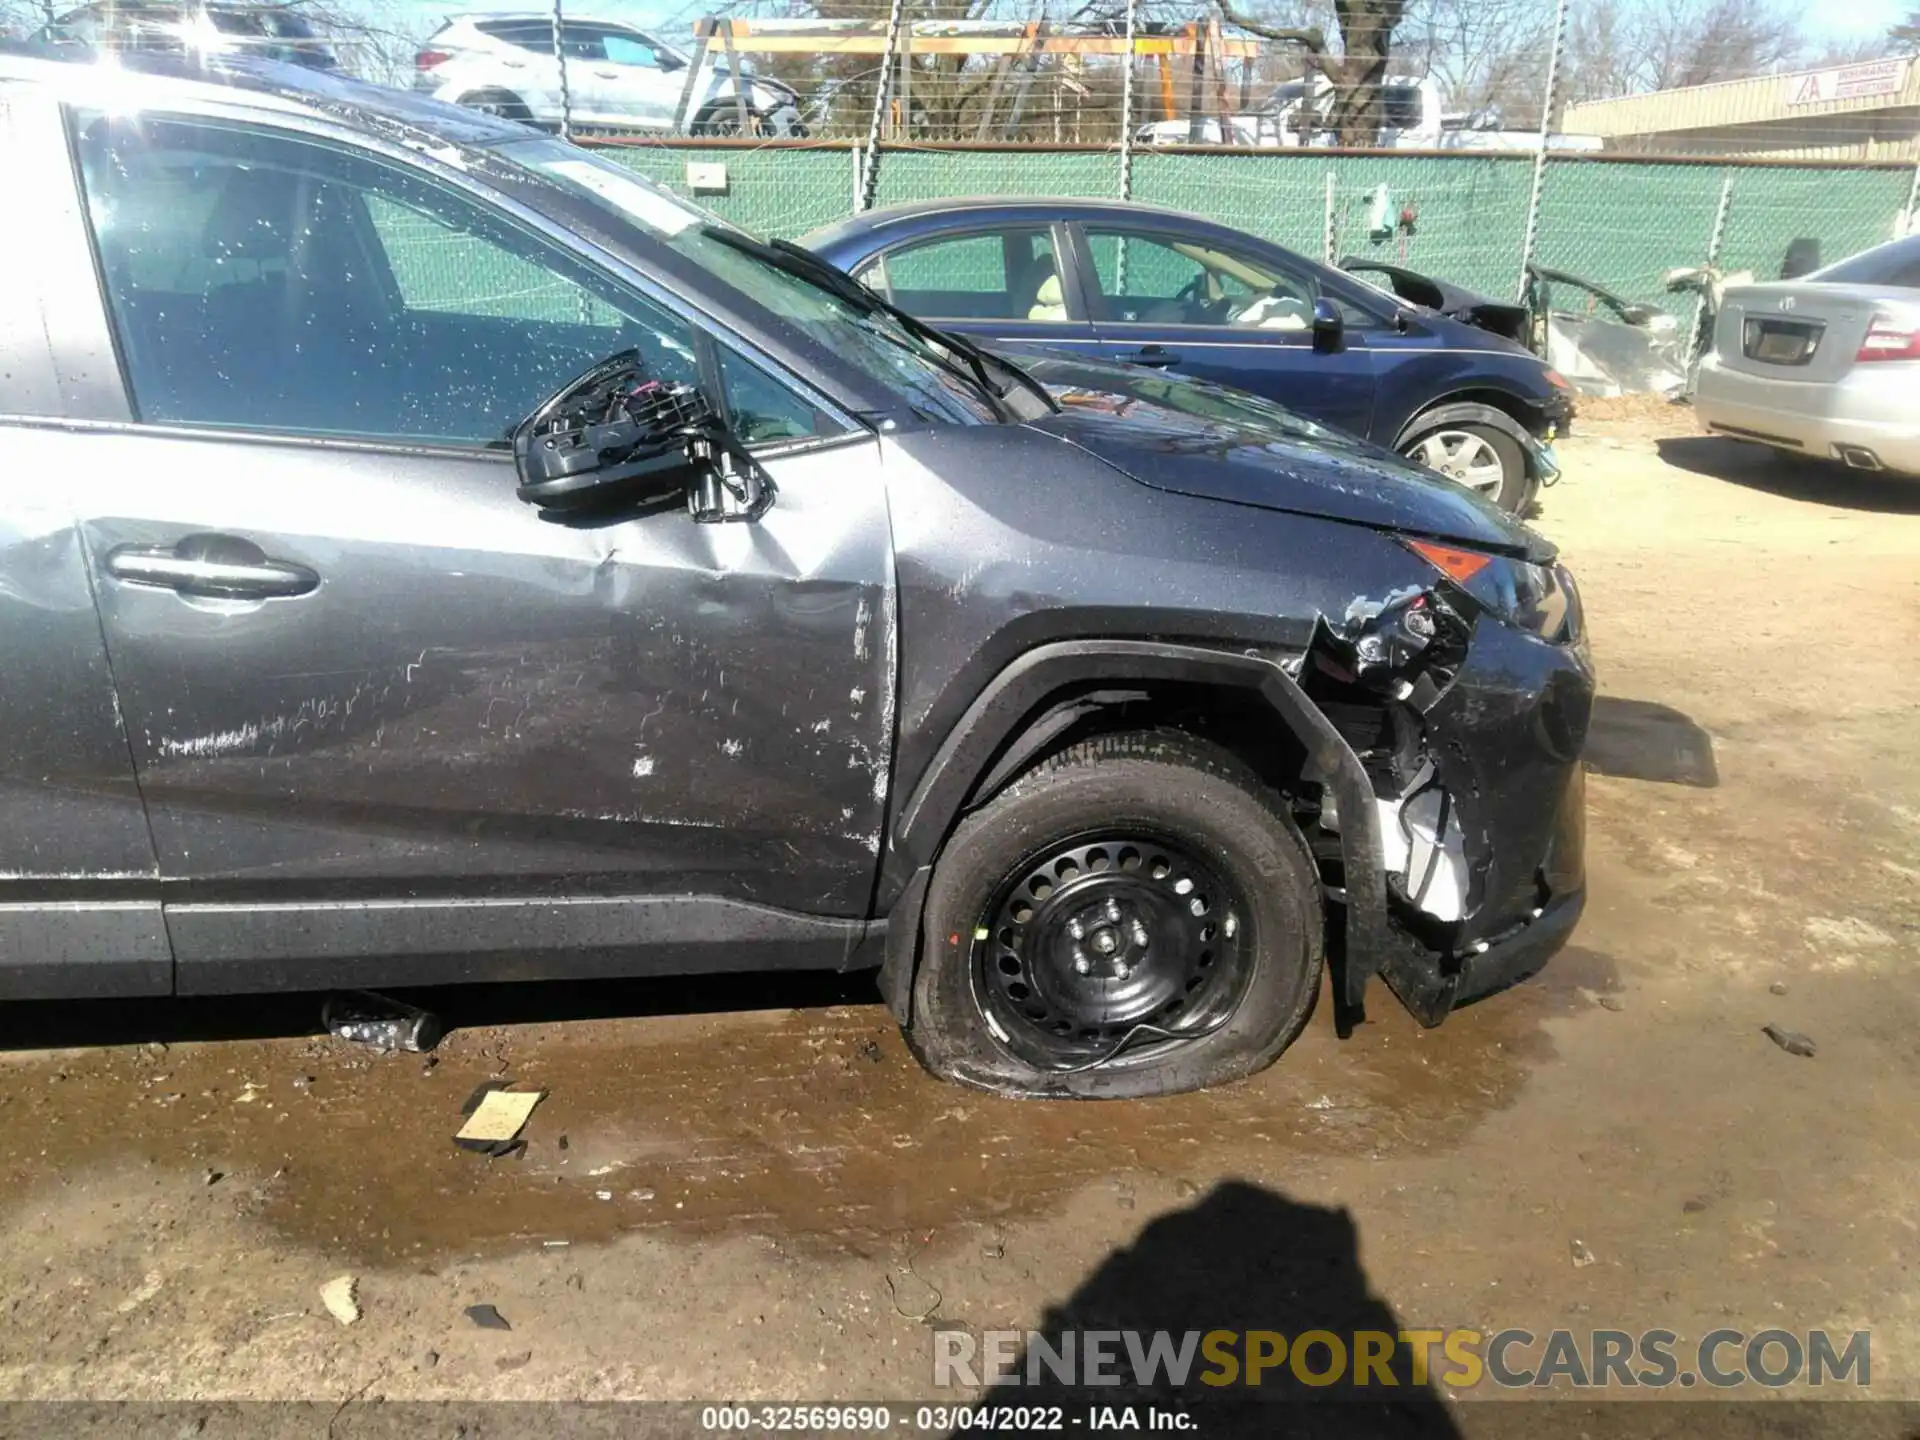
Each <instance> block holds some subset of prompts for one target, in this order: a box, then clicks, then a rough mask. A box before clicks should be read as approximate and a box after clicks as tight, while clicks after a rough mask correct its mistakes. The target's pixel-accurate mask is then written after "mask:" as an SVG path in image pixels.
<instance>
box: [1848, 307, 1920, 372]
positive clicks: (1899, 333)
mask: <svg viewBox="0 0 1920 1440" xmlns="http://www.w3.org/2000/svg"><path fill="white" fill-rule="evenodd" d="M1853 358H1854V359H1855V360H1920V326H1916V325H1915V324H1914V323H1913V322H1912V321H1911V320H1902V319H1896V318H1895V317H1894V316H1892V315H1888V314H1886V313H1884V312H1882V313H1881V314H1879V315H1876V316H1874V317H1873V324H1872V326H1871V327H1869V329H1868V330H1867V338H1866V339H1865V340H1862V341H1861V342H1860V353H1859V354H1858V355H1856V356H1854V357H1853Z"/></svg>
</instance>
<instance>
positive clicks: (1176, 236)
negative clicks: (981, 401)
mask: <svg viewBox="0 0 1920 1440" xmlns="http://www.w3.org/2000/svg"><path fill="white" fill-rule="evenodd" d="M800 243H801V244H803V245H805V246H806V247H807V248H808V249H810V250H813V251H814V252H815V253H817V254H819V255H821V256H822V257H824V258H825V259H828V260H831V261H832V262H833V263H834V264H835V265H838V266H839V267H840V268H841V269H843V270H846V271H848V272H849V273H851V274H852V275H854V276H855V277H856V278H858V279H859V280H861V281H862V282H863V283H864V284H866V285H867V286H869V287H870V288H872V289H873V290H875V291H877V292H879V293H880V294H882V295H884V296H886V297H887V298H888V299H890V300H891V301H892V302H893V303H894V304H896V305H898V306H900V308H901V309H903V310H906V311H909V312H910V313H912V314H914V315H918V316H920V317H922V318H923V319H926V320H930V321H932V322H934V323H935V324H936V325H939V326H941V327H944V328H946V329H950V330H957V331H962V332H964V333H967V334H970V335H973V336H976V337H978V338H980V339H982V340H985V341H987V342H988V343H990V344H991V345H992V346H993V347H994V348H996V349H1014V350H1018V349H1022V348H1029V347H1045V348H1048V349H1052V350H1056V351H1070V352H1074V353H1078V354H1081V355H1087V356H1091V357H1097V358H1101V359H1106V360H1120V361H1127V362H1130V363H1132V364H1136V365H1149V366H1155V367H1159V368H1163V369H1167V370H1171V371H1174V372H1176V373H1178V374H1182V375H1191V376H1195V377H1198V378H1201V379H1206V380H1215V381H1219V382H1221V383H1223V384H1228V385H1234V386H1237V387H1239V388H1240V389H1243V390H1251V391H1253V392H1255V393H1257V394H1260V395H1264V396H1266V397H1268V398H1269V399H1272V400H1275V401H1278V402H1279V403H1280V404H1283V405H1285V406H1287V407H1288V408H1289V409H1291V410H1294V411H1295V412H1297V413H1299V414H1302V415H1306V416H1308V417H1310V418H1312V419H1315V420H1319V421H1322V422H1324V423H1326V424H1330V425H1334V426H1338V427H1340V428H1342V429H1345V430H1348V431H1351V432H1352V433H1354V434H1356V435H1362V436H1365V437H1366V438H1368V439H1370V440H1373V441H1375V442H1376V443H1378V444H1381V445H1386V446H1389V447H1391V448H1392V449H1394V450H1396V451H1398V452H1399V453H1401V454H1402V455H1405V456H1407V457H1408V458H1409V459H1412V460H1415V461H1418V462H1419V463H1421V464H1424V465H1428V466H1430V467H1432V468H1433V469H1435V470H1438V471H1440V472H1441V473H1443V474H1445V475H1447V476H1449V477H1451V478H1452V479H1454V480H1456V481H1458V482H1459V483H1460V484H1462V485H1467V486H1470V487H1472V488H1473V489H1475V490H1478V491H1480V492H1482V493H1483V494H1485V495H1486V496H1487V497H1488V498H1489V499H1492V500H1494V501H1496V502H1497V503H1498V504H1499V505H1500V506H1501V507H1502V508H1503V509H1506V510H1510V511H1513V512H1515V513H1523V512H1524V511H1525V510H1526V508H1527V507H1528V506H1529V505H1530V504H1531V502H1532V500H1533V498H1534V495H1535V493H1536V491H1537V490H1538V488H1539V487H1540V486H1541V485H1542V484H1544V483H1547V482H1549V481H1551V480H1552V479H1553V478H1554V476H1555V475H1556V474H1557V472H1556V471H1555V469H1554V466H1553V459H1552V452H1551V450H1550V449H1549V446H1550V445H1551V443H1552V440H1553V437H1554V435H1555V434H1556V432H1557V431H1559V430H1562V429H1564V428H1565V426H1566V424H1567V422H1568V421H1569V420H1570V419H1571V418H1572V415H1573V396H1572V390H1571V388H1570V387H1569V386H1568V384H1567V382H1566V381H1565V380H1564V379H1562V378H1561V377H1560V376H1559V375H1558V374H1556V373H1555V372H1554V371H1553V370H1551V369H1549V368H1548V367H1547V366H1546V365H1545V364H1543V363H1542V362H1541V361H1540V360H1539V359H1538V358H1537V357H1536V356H1534V355H1533V354H1531V353H1530V352H1528V351H1527V350H1525V349H1523V348H1522V347H1521V346H1519V345H1517V344H1514V343H1512V342H1511V341H1508V340H1504V339H1502V338H1500V337H1499V336H1496V335H1493V334H1490V333H1489V332H1487V331H1485V330H1480V329H1476V328H1474V327H1473V326H1470V325H1466V324H1463V323H1461V322H1459V321H1456V320H1450V319H1447V318H1446V317H1444V316H1441V315H1438V314H1435V313H1434V312H1432V311H1429V310H1423V309H1420V308H1418V307H1415V306H1411V305H1408V304H1406V303H1404V302H1402V301H1400V300H1397V299H1395V298H1394V297H1393V296H1391V295H1388V294H1385V293H1383V292H1381V291H1379V290H1375V289H1373V288H1372V287H1371V286H1368V285H1365V284H1363V283H1361V282H1360V281H1357V280H1355V279H1353V278H1352V277H1350V276H1347V275H1343V274H1342V273H1341V272H1339V271H1338V270H1333V269H1329V268H1328V267H1327V266H1324V265H1319V264H1316V263H1315V262H1313V261H1311V260H1307V259H1304V258H1302V257H1301V256H1299V255H1296V254H1294V253H1293V252H1292V251H1290V250H1286V249H1283V248H1281V247H1280V246H1278V245H1274V244H1270V243H1269V242H1267V241H1265V240H1261V239H1258V238H1256V237H1254V236H1252V235H1248V234H1245V233H1244V232H1242V231H1238V230H1233V229H1229V228H1228V227H1226V226H1224V225H1216V224H1214V223H1213V222H1211V221H1208V220H1203V219H1201V218H1200V217H1198V216H1195V215H1185V214H1181V213H1179V212H1178V211H1173V210H1162V209H1158V208H1155V207H1151V206H1145V205H1129V204H1122V203H1120V202H1117V201H1104V200H1033V199H997V198H991V197H989V198H974V199H947V200H929V201H920V202H916V203H913V204H907V205H895V206H891V207H888V208H886V209H882V210H869V211H867V212H865V213H864V214H861V215H856V216H854V217H852V218H851V219H848V220H843V221H841V222H840V223H838V224H836V225H831V226H828V227H827V228H825V229H823V230H816V231H815V232H813V234H811V235H808V236H806V237H805V238H804V239H802V240H801V242H800Z"/></svg>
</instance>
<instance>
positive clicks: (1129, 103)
mask: <svg viewBox="0 0 1920 1440" xmlns="http://www.w3.org/2000/svg"><path fill="white" fill-rule="evenodd" d="M1133 11H1134V0H1127V58H1126V61H1125V62H1124V63H1125V67H1126V68H1125V71H1124V73H1123V74H1122V75H1121V77H1120V198H1121V199H1122V200H1131V199H1133V72H1134V70H1135V69H1136V68H1138V65H1139V61H1138V59H1137V57H1136V56H1135V55H1134V53H1133ZM1907 208H1908V209H1909V210H1911V209H1912V208H1913V205H1912V202H1908V205H1907Z"/></svg>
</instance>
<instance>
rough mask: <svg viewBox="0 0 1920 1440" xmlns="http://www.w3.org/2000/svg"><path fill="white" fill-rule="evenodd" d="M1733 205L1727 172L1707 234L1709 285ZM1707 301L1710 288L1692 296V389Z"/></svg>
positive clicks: (1689, 385) (1703, 338) (1704, 338)
mask: <svg viewBox="0 0 1920 1440" xmlns="http://www.w3.org/2000/svg"><path fill="white" fill-rule="evenodd" d="M1732 208H1733V176H1731V175H1728V176H1726V177H1725V178H1724V179H1722V180H1721V182H1720V203H1719V204H1718V205H1716V206H1715V207H1714V210H1713V233H1712V234H1711V235H1709V236H1708V237H1707V276H1706V284H1707V287H1708V288H1709V289H1711V288H1712V287H1713V285H1714V284H1715V283H1716V282H1715V278H1714V275H1713V270H1714V267H1715V266H1717V265H1718V264H1719V263H1720V245H1721V242H1722V241H1723V240H1725V239H1726V236H1727V211H1729V210H1730V209H1732ZM1706 305H1707V290H1699V291H1696V292H1695V293H1694V297H1693V315H1692V318H1691V319H1690V320H1689V321H1688V324H1687V389H1686V393H1687V394H1689V395H1691V394H1692V393H1693V376H1694V371H1695V370H1696V369H1697V368H1698V366H1699V364H1700V356H1701V353H1702V352H1703V351H1704V350H1705V349H1706V343H1707V341H1708V339H1709V338H1711V337H1709V336H1706V335H1703V334H1701V333H1700V320H1701V312H1702V311H1703V310H1704V309H1705V308H1706Z"/></svg>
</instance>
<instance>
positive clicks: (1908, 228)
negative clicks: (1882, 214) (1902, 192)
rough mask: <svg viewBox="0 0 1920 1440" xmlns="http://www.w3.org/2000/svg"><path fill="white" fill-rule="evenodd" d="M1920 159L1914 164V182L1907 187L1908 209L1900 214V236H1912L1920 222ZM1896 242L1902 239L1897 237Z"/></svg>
mask: <svg viewBox="0 0 1920 1440" xmlns="http://www.w3.org/2000/svg"><path fill="white" fill-rule="evenodd" d="M1916 211H1920V159H1916V160H1915V161H1914V162H1913V180H1912V182H1911V183H1910V184H1908V186H1907V208H1906V209H1904V210H1902V211H1901V212H1900V234H1901V235H1912V234H1915V233H1920V232H1917V231H1916V227H1915V224H1914V222H1915V221H1916V220H1920V213H1916ZM1894 238H1895V239H1896V240H1897V239H1899V238H1900V237H1899V236H1898V235H1896V236H1895V237H1894Z"/></svg>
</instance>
